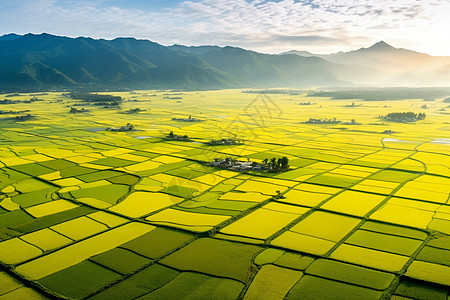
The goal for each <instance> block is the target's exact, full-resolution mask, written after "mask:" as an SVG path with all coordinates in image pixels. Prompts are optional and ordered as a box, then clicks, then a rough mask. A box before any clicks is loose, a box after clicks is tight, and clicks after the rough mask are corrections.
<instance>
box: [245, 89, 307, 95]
mask: <svg viewBox="0 0 450 300" xmlns="http://www.w3.org/2000/svg"><path fill="white" fill-rule="evenodd" d="M242 93H246V94H273V95H301V94H304V93H305V91H301V90H292V89H267V90H244V91H242Z"/></svg>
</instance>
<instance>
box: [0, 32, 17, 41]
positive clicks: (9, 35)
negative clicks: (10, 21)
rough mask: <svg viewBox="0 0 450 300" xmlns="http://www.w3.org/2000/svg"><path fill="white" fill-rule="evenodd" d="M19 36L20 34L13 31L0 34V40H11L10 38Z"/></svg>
mask: <svg viewBox="0 0 450 300" xmlns="http://www.w3.org/2000/svg"><path fill="white" fill-rule="evenodd" d="M20 37H21V35H18V34H15V33H9V34H5V35H2V36H0V41H12V40H15V39H18V38H20Z"/></svg>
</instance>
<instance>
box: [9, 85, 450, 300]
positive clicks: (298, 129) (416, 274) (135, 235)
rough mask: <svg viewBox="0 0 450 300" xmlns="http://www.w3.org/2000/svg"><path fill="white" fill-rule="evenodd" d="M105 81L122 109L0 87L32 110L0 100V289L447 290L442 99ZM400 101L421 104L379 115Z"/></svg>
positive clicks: (245, 293)
mask: <svg viewBox="0 0 450 300" xmlns="http://www.w3.org/2000/svg"><path fill="white" fill-rule="evenodd" d="M113 94H114V95H118V96H122V97H123V98H124V99H125V102H123V103H122V108H121V110H115V109H107V108H102V107H100V106H88V105H86V106H83V105H81V104H83V103H82V102H81V101H79V100H74V99H70V98H66V97H64V96H62V95H61V93H49V94H45V95H38V96H37V97H38V98H42V99H44V100H43V101H36V102H32V103H26V102H23V100H28V99H30V98H31V97H32V95H29V94H22V95H16V96H12V97H8V98H5V95H1V96H0V98H5V99H9V100H12V101H14V102H17V103H10V104H3V105H1V106H0V109H1V110H3V111H4V112H9V111H13V112H16V111H27V110H29V112H24V113H22V114H28V113H29V114H31V115H33V116H34V117H33V118H31V119H29V120H25V121H21V120H17V119H16V118H15V117H16V115H14V114H8V113H5V114H2V115H0V129H1V130H0V263H1V265H0V299H45V298H50V297H61V298H70V299H74V298H75V299H77V298H90V299H136V298H139V299H283V298H286V299H436V300H437V299H449V291H450V200H449V193H450V134H449V133H450V117H449V115H448V113H446V112H445V109H446V108H447V107H448V103H443V102H442V101H441V100H440V99H438V100H436V101H432V102H424V101H423V100H421V99H411V100H401V101H370V102H368V101H360V100H330V99H329V98H314V97H305V95H287V94H278V95H255V94H248V93H241V91H240V90H228V91H200V92H184V93H181V95H180V93H174V92H168V91H138V92H131V93H129V92H123V93H113ZM20 100H22V101H20ZM306 101H309V102H310V103H309V105H299V103H303V104H304V103H305V102H306ZM352 102H354V103H355V104H357V105H350V104H352ZM424 103H426V108H424V107H423V104H424ZM74 104H80V105H77V106H76V107H85V108H87V109H90V110H91V111H88V112H83V113H76V114H71V113H69V110H70V107H72V106H73V105H74ZM133 108H140V109H141V111H140V112H138V113H135V114H124V113H120V112H121V111H125V110H129V109H133ZM448 110H450V108H448ZM407 111H413V112H416V113H418V112H422V113H423V112H425V113H426V114H427V117H426V119H425V120H422V121H418V122H416V123H393V122H388V121H386V120H382V119H380V118H377V117H378V116H380V115H386V114H388V113H390V112H407ZM189 116H192V118H196V119H199V120H201V122H189V121H180V119H181V120H184V119H188V118H189ZM172 118H177V119H178V120H172ZM309 118H315V119H325V118H328V119H333V118H337V119H338V120H341V121H343V122H342V123H330V124H307V123H304V122H305V121H307V120H308V119H309ZM352 119H354V120H356V123H360V124H358V125H355V124H351V122H350V121H351V120H352ZM347 122H348V123H349V124H347ZM126 123H131V124H133V125H134V128H135V129H136V130H135V131H127V132H113V131H106V130H105V129H106V128H107V127H117V126H123V125H125V124H126ZM170 131H173V133H174V134H177V135H188V136H189V140H188V141H175V140H168V139H165V136H167V134H168V133H169V132H170ZM236 137H238V138H239V139H243V140H244V141H245V143H244V144H243V145H223V146H210V145H208V144H207V143H208V141H210V140H211V139H221V138H236ZM283 156H286V157H287V158H289V164H290V166H291V169H290V170H289V171H287V172H283V173H268V172H257V171H249V172H245V173H240V172H234V171H231V170H224V169H219V168H215V167H211V166H209V165H208V164H204V163H202V162H210V161H213V160H214V159H215V158H218V159H225V158H227V157H230V158H236V159H240V160H247V159H249V160H250V161H255V162H261V161H262V160H263V159H265V158H269V159H270V158H273V157H275V158H281V157H283ZM280 193H281V195H283V196H282V197H279V195H280Z"/></svg>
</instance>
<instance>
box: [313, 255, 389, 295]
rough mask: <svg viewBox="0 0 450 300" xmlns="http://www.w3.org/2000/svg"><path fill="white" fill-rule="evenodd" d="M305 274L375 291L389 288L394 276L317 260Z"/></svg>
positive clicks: (330, 261) (335, 262)
mask: <svg viewBox="0 0 450 300" xmlns="http://www.w3.org/2000/svg"><path fill="white" fill-rule="evenodd" d="M305 273H306V274H310V275H315V276H319V277H324V278H328V279H332V280H337V281H342V282H346V283H350V284H354V285H360V286H366V287H369V288H373V289H376V290H384V289H386V288H388V287H389V285H390V284H391V282H392V281H393V280H394V278H395V275H394V274H390V273H384V272H380V271H375V270H371V269H366V268H362V267H358V266H353V265H350V264H345V263H341V262H337V261H332V260H326V259H317V260H315V261H314V262H313V263H312V264H311V265H310V266H309V267H308V268H307V269H306V271H305Z"/></svg>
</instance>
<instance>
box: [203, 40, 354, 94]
mask: <svg viewBox="0 0 450 300" xmlns="http://www.w3.org/2000/svg"><path fill="white" fill-rule="evenodd" d="M200 57H201V58H202V59H203V60H205V61H206V62H207V63H209V64H211V65H212V66H214V67H215V68H217V69H220V70H223V71H225V72H226V73H228V74H230V75H231V76H233V77H234V78H237V79H238V80H239V82H240V83H242V84H245V85H246V86H253V85H255V84H256V85H263V86H266V87H272V86H297V87H298V86H310V85H349V84H350V85H351V83H349V82H345V81H343V80H341V79H339V76H338V73H339V72H337V69H339V68H338V67H337V66H336V65H335V64H332V63H329V62H328V61H326V60H324V59H321V58H317V57H303V56H298V55H292V54H290V55H269V54H262V53H258V52H254V51H249V50H244V49H241V48H236V47H224V48H221V49H218V50H213V51H209V52H207V53H205V54H203V55H201V56H200Z"/></svg>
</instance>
